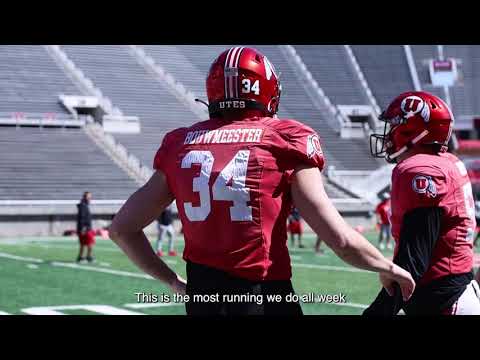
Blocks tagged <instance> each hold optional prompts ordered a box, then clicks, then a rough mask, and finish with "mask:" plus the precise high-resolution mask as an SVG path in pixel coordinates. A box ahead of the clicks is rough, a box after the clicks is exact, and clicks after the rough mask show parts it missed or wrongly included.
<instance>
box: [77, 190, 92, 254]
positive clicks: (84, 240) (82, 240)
mask: <svg viewBox="0 0 480 360" xmlns="http://www.w3.org/2000/svg"><path fill="white" fill-rule="evenodd" d="M91 200H92V193H90V192H89V191H86V192H85V193H83V196H82V199H81V200H80V203H78V204H77V209H78V212H77V234H78V242H79V250H78V256H77V262H79V263H82V262H85V261H88V262H93V261H95V258H94V256H93V246H94V245H95V231H94V230H93V228H92V215H91V213H90V201H91ZM85 248H86V249H87V256H86V257H85V256H84V254H85Z"/></svg>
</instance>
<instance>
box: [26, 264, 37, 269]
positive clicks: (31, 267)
mask: <svg viewBox="0 0 480 360" xmlns="http://www.w3.org/2000/svg"><path fill="white" fill-rule="evenodd" d="M27 267H28V268H29V269H38V265H35V264H27Z"/></svg>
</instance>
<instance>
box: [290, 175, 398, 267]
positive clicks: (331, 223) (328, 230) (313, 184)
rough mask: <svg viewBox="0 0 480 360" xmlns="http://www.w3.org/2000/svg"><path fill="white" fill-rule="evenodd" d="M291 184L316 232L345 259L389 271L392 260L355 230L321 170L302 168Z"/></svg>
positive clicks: (304, 215) (302, 211)
mask: <svg viewBox="0 0 480 360" xmlns="http://www.w3.org/2000/svg"><path fill="white" fill-rule="evenodd" d="M295 180H296V181H295V182H294V183H293V185H292V195H293V199H294V202H295V205H296V206H297V208H298V209H299V210H300V213H301V214H302V216H303V217H304V219H305V220H306V222H307V223H308V224H309V225H310V226H311V227H312V228H313V230H314V231H315V232H316V233H317V235H318V236H319V237H320V238H321V239H322V240H324V241H325V243H326V244H327V245H328V246H329V247H330V248H332V250H333V251H334V252H335V253H336V254H337V255H338V256H339V257H340V258H342V259H343V260H344V261H345V262H347V263H349V264H351V265H353V266H355V267H359V268H362V269H366V270H371V271H377V272H388V271H391V269H392V268H393V263H392V262H391V261H390V260H388V259H386V258H385V257H384V256H383V255H382V254H381V253H380V252H379V251H378V250H377V249H376V248H375V247H374V246H373V245H371V244H370V243H369V242H368V240H367V239H365V238H364V237H363V236H362V235H360V234H359V233H358V232H356V231H355V230H353V229H352V228H351V226H350V225H348V224H347V223H346V222H345V221H344V220H343V218H342V217H341V216H340V214H339V213H338V211H337V209H336V208H335V207H334V206H333V204H332V202H331V201H330V199H329V198H328V196H327V195H326V193H325V190H324V188H323V186H322V185H321V184H322V178H321V176H320V173H319V171H318V169H302V170H299V171H297V173H296V179H295Z"/></svg>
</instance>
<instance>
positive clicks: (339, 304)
mask: <svg viewBox="0 0 480 360" xmlns="http://www.w3.org/2000/svg"><path fill="white" fill-rule="evenodd" d="M322 304H327V305H337V306H348V307H354V308H360V309H366V308H367V307H368V305H365V304H356V303H322Z"/></svg>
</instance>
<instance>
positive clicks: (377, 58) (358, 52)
mask: <svg viewBox="0 0 480 360" xmlns="http://www.w3.org/2000/svg"><path fill="white" fill-rule="evenodd" d="M352 50H353V53H354V54H355V57H356V58H357V61H358V64H359V65H360V67H361V68H362V71H363V74H364V75H365V77H366V79H367V81H368V84H369V85H370V88H371V90H372V92H373V95H374V96H375V98H376V99H377V102H378V105H379V106H380V107H381V108H382V109H383V108H385V107H386V106H387V105H388V104H389V102H390V101H391V99H393V98H394V97H395V96H397V95H398V94H400V93H402V92H404V91H408V90H412V89H414V86H413V83H412V78H411V75H410V70H409V68H408V64H407V59H406V57H405V52H404V49H403V46H402V45H353V46H352Z"/></svg>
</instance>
